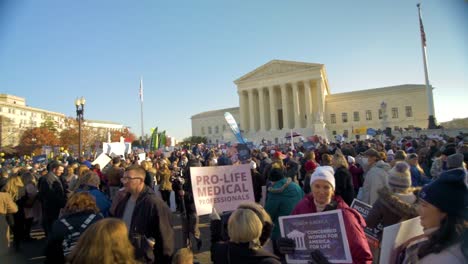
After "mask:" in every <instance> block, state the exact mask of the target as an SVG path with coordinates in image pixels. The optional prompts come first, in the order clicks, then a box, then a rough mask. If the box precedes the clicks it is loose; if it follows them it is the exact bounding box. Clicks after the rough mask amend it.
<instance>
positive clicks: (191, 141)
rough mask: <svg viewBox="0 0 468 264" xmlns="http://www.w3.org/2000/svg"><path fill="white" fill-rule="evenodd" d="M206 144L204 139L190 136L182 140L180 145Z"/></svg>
mask: <svg viewBox="0 0 468 264" xmlns="http://www.w3.org/2000/svg"><path fill="white" fill-rule="evenodd" d="M206 142H208V140H207V138H206V137H199V136H191V137H187V138H184V141H183V142H181V144H182V145H185V144H199V143H206Z"/></svg>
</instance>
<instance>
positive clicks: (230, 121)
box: [224, 112, 246, 144]
mask: <svg viewBox="0 0 468 264" xmlns="http://www.w3.org/2000/svg"><path fill="white" fill-rule="evenodd" d="M224 118H225V119H226V122H227V123H228V125H229V127H231V130H232V133H233V134H234V136H235V137H236V139H237V141H238V142H239V143H243V144H245V143H246V142H245V140H244V138H243V137H242V135H241V132H240V129H239V126H237V123H236V120H235V119H234V117H233V116H232V115H231V113H229V112H226V113H224Z"/></svg>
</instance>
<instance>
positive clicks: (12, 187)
mask: <svg viewBox="0 0 468 264" xmlns="http://www.w3.org/2000/svg"><path fill="white" fill-rule="evenodd" d="M23 187H24V183H23V180H22V179H21V177H20V176H19V175H15V176H11V177H10V178H9V179H8V181H7V183H6V184H5V187H3V190H4V191H5V192H7V193H8V194H10V195H11V198H13V201H17V200H19V199H20V198H21V197H22V196H23V195H24V194H25V191H24V188H23Z"/></svg>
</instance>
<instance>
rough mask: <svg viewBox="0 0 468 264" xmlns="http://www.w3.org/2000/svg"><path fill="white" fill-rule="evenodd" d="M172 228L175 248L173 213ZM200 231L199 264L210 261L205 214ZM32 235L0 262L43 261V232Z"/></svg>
mask: <svg viewBox="0 0 468 264" xmlns="http://www.w3.org/2000/svg"><path fill="white" fill-rule="evenodd" d="M174 229H175V238H176V248H181V247H182V229H181V225H180V216H179V215H177V214H174ZM200 231H201V237H202V241H203V245H202V248H201V250H200V251H199V252H197V251H196V250H195V254H196V255H195V258H196V259H195V261H198V262H199V263H201V264H205V263H206V264H208V263H211V261H210V251H209V250H210V230H209V218H208V217H207V216H204V217H201V218H200ZM31 233H32V234H31V235H32V237H33V238H35V239H36V240H34V241H31V242H24V243H23V245H22V248H21V250H20V251H19V252H17V253H16V252H11V253H10V254H8V255H6V256H0V263H1V264H24V263H43V262H44V259H45V257H44V255H43V251H44V247H45V245H46V239H45V237H44V232H43V231H42V230H41V229H39V228H36V229H34V228H33V231H32V232H31Z"/></svg>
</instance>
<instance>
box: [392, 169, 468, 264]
mask: <svg viewBox="0 0 468 264" xmlns="http://www.w3.org/2000/svg"><path fill="white" fill-rule="evenodd" d="M419 198H420V200H421V201H420V204H419V207H418V212H419V215H420V217H421V226H422V227H423V229H424V235H422V236H417V237H414V238H412V239H410V240H409V241H407V242H406V243H405V244H403V245H402V247H401V248H403V249H404V250H402V251H401V253H400V254H399V256H398V263H405V264H409V263H420V264H426V263H446V264H449V263H450V264H458V263H460V264H462V263H468V238H467V237H468V222H467V220H466V217H467V215H466V210H467V207H468V189H467V186H466V183H465V175H461V174H451V175H444V176H442V177H440V178H439V179H437V180H436V181H434V182H432V183H431V184H428V185H426V186H425V187H424V188H423V189H422V190H421V192H420V194H419Z"/></svg>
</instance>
